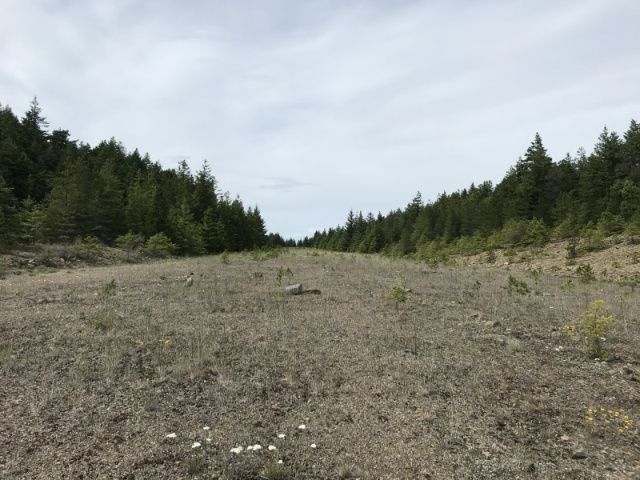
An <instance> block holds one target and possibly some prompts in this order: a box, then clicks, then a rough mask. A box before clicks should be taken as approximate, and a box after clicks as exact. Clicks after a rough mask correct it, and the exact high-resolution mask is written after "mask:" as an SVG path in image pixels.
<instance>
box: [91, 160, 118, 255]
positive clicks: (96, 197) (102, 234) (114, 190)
mask: <svg viewBox="0 0 640 480" xmlns="http://www.w3.org/2000/svg"><path fill="white" fill-rule="evenodd" d="M94 185H95V186H94V194H93V198H92V201H91V210H92V217H93V232H94V234H95V235H96V236H97V237H98V238H100V239H101V240H103V241H105V242H106V243H111V242H112V241H113V240H115V238H116V237H119V236H120V235H121V234H123V233H124V232H125V231H126V230H125V228H126V226H125V224H124V222H123V221H122V219H123V217H124V213H125V211H124V200H123V192H122V187H121V185H120V180H119V179H118V177H117V176H116V169H115V161H114V160H112V159H109V160H107V161H106V162H105V163H104V164H103V165H102V168H101V169H100V171H99V172H98V174H97V175H96V176H95V182H94Z"/></svg>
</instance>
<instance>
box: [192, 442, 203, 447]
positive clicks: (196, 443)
mask: <svg viewBox="0 0 640 480" xmlns="http://www.w3.org/2000/svg"><path fill="white" fill-rule="evenodd" d="M201 446H202V444H201V443H200V442H193V445H191V448H200V447H201Z"/></svg>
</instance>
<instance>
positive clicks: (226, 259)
mask: <svg viewBox="0 0 640 480" xmlns="http://www.w3.org/2000/svg"><path fill="white" fill-rule="evenodd" d="M220 260H221V261H222V263H223V264H224V265H229V252H228V251H227V250H225V251H224V252H222V253H221V254H220Z"/></svg>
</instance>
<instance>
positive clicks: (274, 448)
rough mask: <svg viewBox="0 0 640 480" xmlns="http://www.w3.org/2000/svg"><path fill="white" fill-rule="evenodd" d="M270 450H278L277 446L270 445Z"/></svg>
mask: <svg viewBox="0 0 640 480" xmlns="http://www.w3.org/2000/svg"><path fill="white" fill-rule="evenodd" d="M269 450H277V448H276V447H275V446H273V445H269Z"/></svg>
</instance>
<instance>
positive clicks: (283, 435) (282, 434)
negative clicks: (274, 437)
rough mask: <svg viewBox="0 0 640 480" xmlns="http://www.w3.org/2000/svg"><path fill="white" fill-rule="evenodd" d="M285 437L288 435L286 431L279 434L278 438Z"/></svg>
mask: <svg viewBox="0 0 640 480" xmlns="http://www.w3.org/2000/svg"><path fill="white" fill-rule="evenodd" d="M284 437H286V435H285V434H284V433H280V434H278V438H284Z"/></svg>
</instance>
